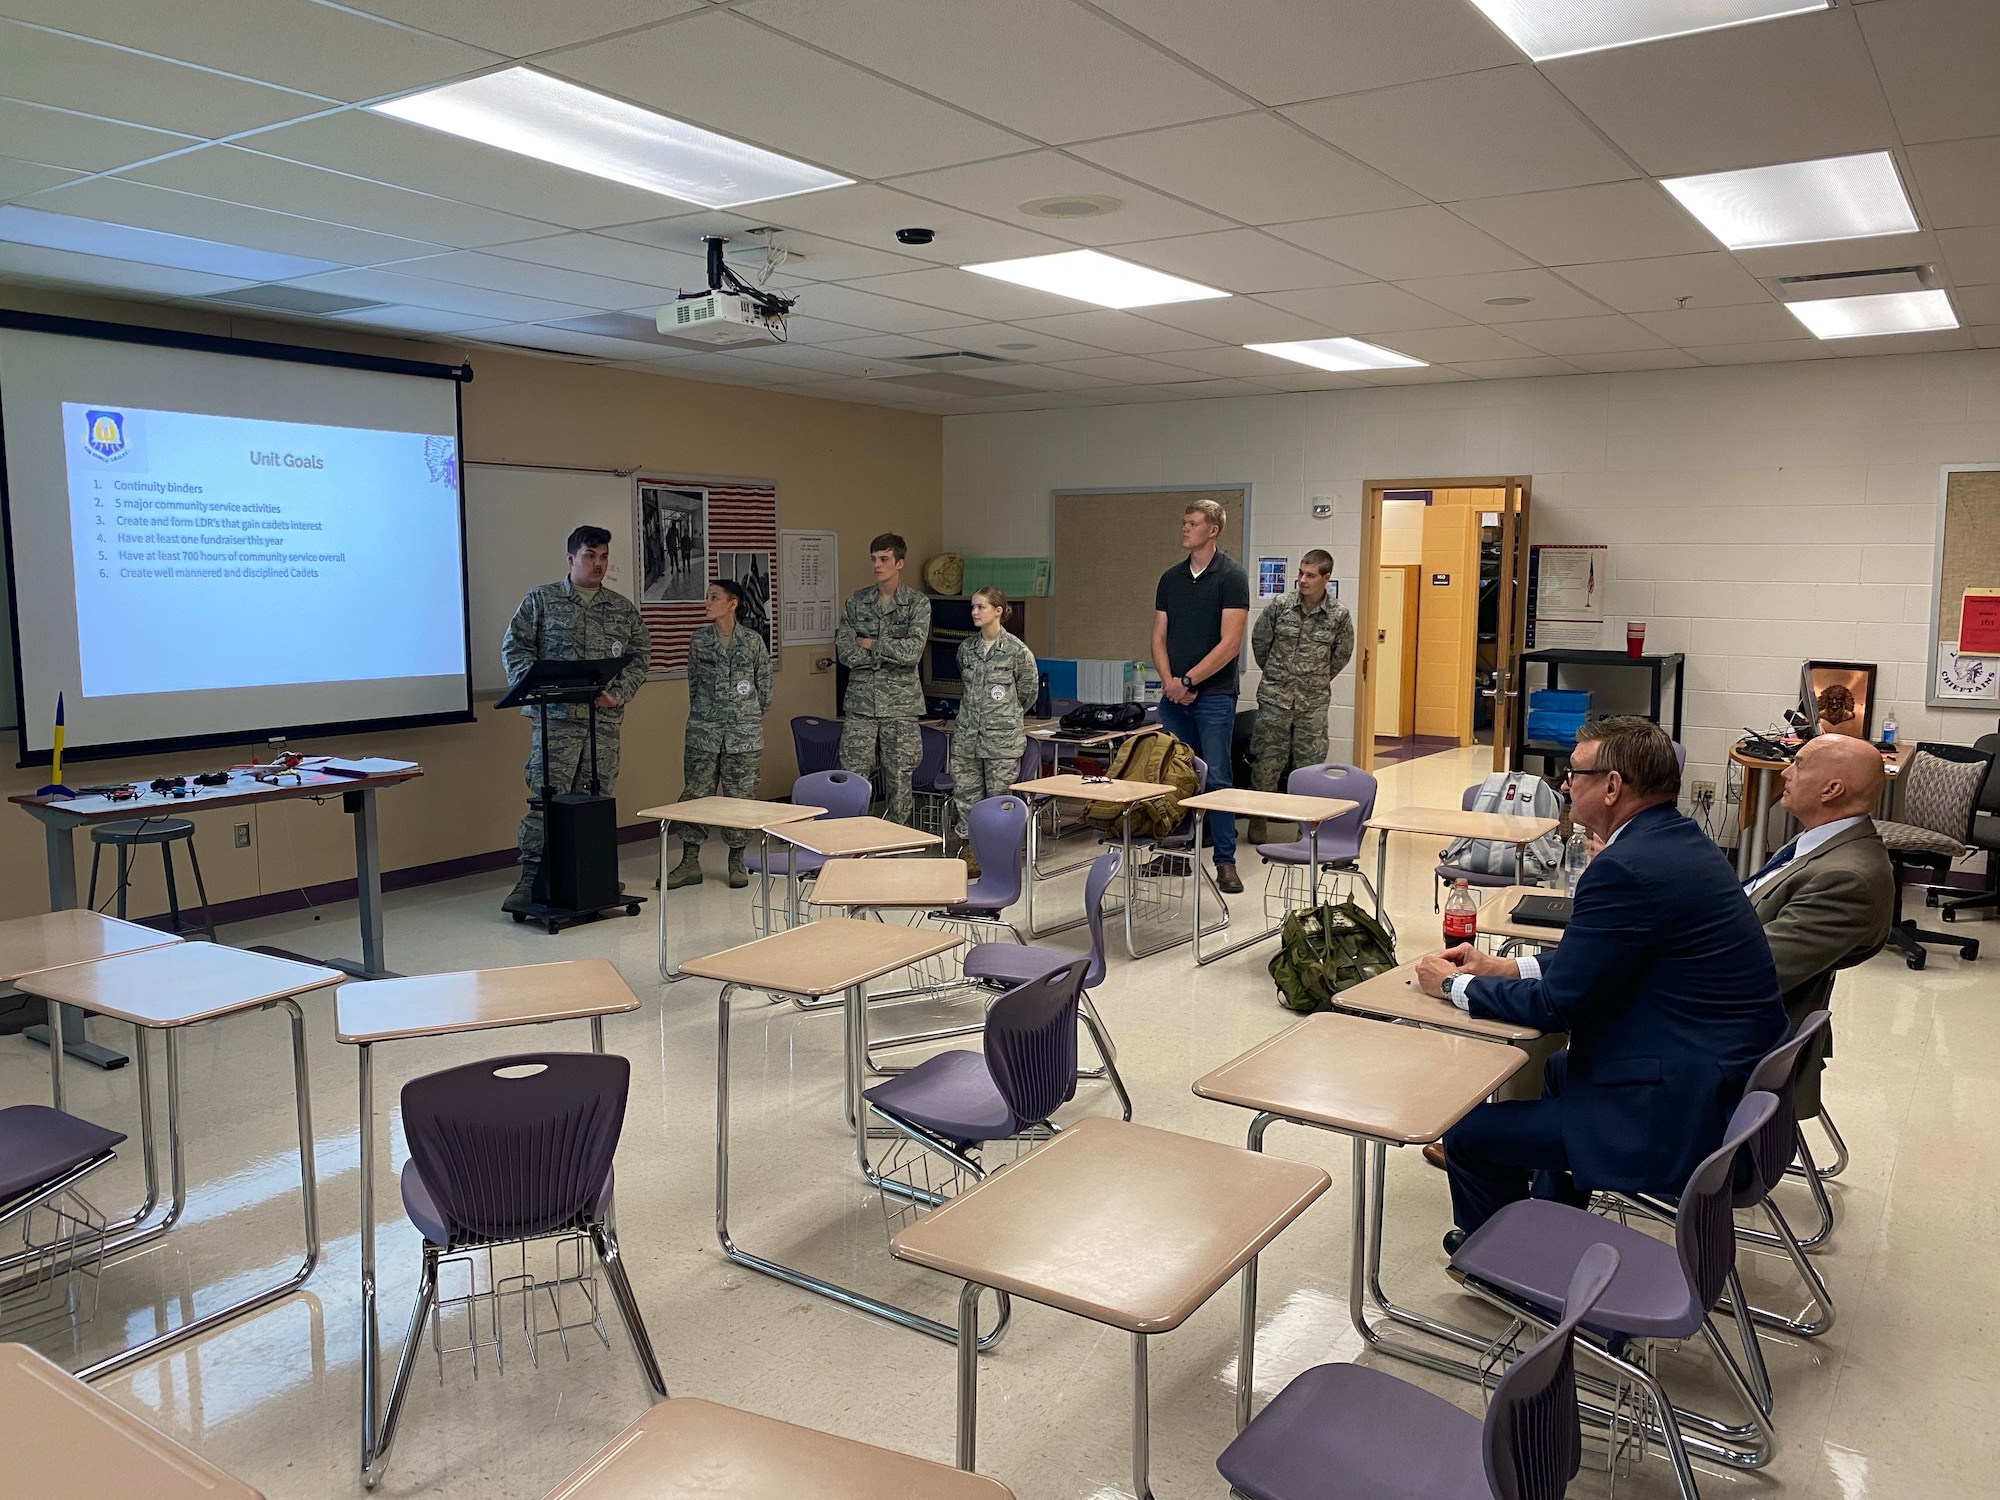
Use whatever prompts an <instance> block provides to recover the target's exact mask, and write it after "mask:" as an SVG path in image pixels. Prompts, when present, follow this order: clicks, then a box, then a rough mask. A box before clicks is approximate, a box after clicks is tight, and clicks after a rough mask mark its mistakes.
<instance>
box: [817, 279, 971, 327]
mask: <svg viewBox="0 0 2000 1500" xmlns="http://www.w3.org/2000/svg"><path fill="white" fill-rule="evenodd" d="M798 310H799V311H800V312H802V313H805V314H806V315H808V316H809V317H816V318H825V319H827V320H828V321H830V322H834V323H846V324H848V325H849V326H851V327H854V328H861V329H866V330H867V331H868V332H871V333H924V332H926V331H928V330H930V329H934V328H955V327H958V326H960V325H962V324H965V323H983V322H986V321H987V319H986V318H984V317H977V316H967V315H966V314H964V313H960V312H947V311H945V310H943V309H941V308H936V307H929V306H919V305H917V304H916V303H914V302H899V301H897V300H896V299H895V298H893V297H884V296H880V295H878V294H877V293H874V292H869V291H862V290H860V289H859V288H856V287H849V286H828V285H825V284H817V285H813V286H808V287H801V288H799V308H798Z"/></svg>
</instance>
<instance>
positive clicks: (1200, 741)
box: [1160, 693, 1236, 865]
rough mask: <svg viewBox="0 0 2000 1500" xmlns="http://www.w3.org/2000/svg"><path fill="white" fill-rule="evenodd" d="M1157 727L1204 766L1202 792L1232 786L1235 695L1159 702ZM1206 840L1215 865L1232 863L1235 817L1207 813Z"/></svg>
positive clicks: (1224, 694) (1234, 843)
mask: <svg viewBox="0 0 2000 1500" xmlns="http://www.w3.org/2000/svg"><path fill="white" fill-rule="evenodd" d="M1160 727H1161V728H1162V729H1164V730H1166V731H1167V733H1168V734H1170V735H1172V736H1173V737H1174V738H1175V739H1177V740H1179V741H1180V742H1181V743H1182V744H1183V745H1186V746H1187V747H1188V748H1189V749H1190V750H1192V751H1194V753H1195V754H1196V755H1199V756H1200V757H1201V758H1202V760H1203V761H1205V762H1206V763H1207V765H1208V781H1207V783H1206V784H1205V785H1204V786H1203V787H1202V790H1203V791H1204V792H1213V791H1216V790H1218V789H1219V788H1222V787H1225V786H1234V785H1235V784H1236V781H1235V771H1234V769H1233V763H1232V761H1231V759H1230V746H1231V744H1232V743H1233V742H1234V740H1235V738H1236V695H1235V694H1234V693H1204V694H1202V695H1201V696H1199V697H1197V698H1196V699H1195V700H1194V702H1193V703H1190V704H1187V705H1185V706H1183V705H1181V704H1179V703H1170V702H1168V701H1167V700H1166V699H1165V698H1162V699H1161V700H1160ZM1206 825H1207V834H1208V839H1209V841H1210V842H1211V843H1212V844H1213V846H1214V849H1215V862H1216V863H1217V864H1219V865H1233V864H1235V863H1236V815H1235V814H1234V813H1210V814H1209V815H1208V817H1207V819H1206Z"/></svg>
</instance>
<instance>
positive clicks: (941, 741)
mask: <svg viewBox="0 0 2000 1500" xmlns="http://www.w3.org/2000/svg"><path fill="white" fill-rule="evenodd" d="M917 738H918V742H919V744H920V745H921V746H922V749H921V751H920V752H919V754H918V759H917V769H916V770H915V771H913V772H911V773H910V791H911V793H912V795H913V796H914V797H915V799H916V810H917V827H919V828H921V829H922V830H923V831H924V832H926V833H935V834H938V835H939V836H940V837H942V836H943V835H944V834H945V833H947V832H948V830H947V829H946V828H945V826H944V823H945V809H946V808H947V807H949V806H950V805H951V793H952V788H953V787H954V786H955V785H956V783H955V782H954V781H953V780H952V779H951V773H950V772H948V771H946V770H945V761H946V759H947V757H948V756H949V755H950V753H951V736H950V735H948V734H946V733H945V732H944V731H943V730H942V729H933V728H932V727H931V726H930V725H928V724H919V725H918V726H917Z"/></svg>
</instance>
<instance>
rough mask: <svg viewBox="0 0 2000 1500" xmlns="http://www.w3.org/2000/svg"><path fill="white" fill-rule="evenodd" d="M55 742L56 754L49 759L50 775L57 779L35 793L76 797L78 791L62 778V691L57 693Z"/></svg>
mask: <svg viewBox="0 0 2000 1500" xmlns="http://www.w3.org/2000/svg"><path fill="white" fill-rule="evenodd" d="M54 743H55V755H54V757H53V758H52V759H51V760H50V761H49V775H51V776H53V777H54V778H55V780H54V781H52V782H50V783H49V785H47V786H45V787H43V788H42V789H41V790H40V791H38V792H36V793H35V795H36V796H37V797H74V796H75V795H76V793H75V792H73V791H71V790H70V789H69V788H68V787H66V786H64V785H63V779H62V753H63V699H62V694H61V693H57V694H56V732H55V740H54Z"/></svg>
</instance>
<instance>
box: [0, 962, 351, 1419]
mask: <svg viewBox="0 0 2000 1500" xmlns="http://www.w3.org/2000/svg"><path fill="white" fill-rule="evenodd" d="M341 978H342V975H341V974H340V971H339V970H337V969H322V968H319V967H318V966H316V965H312V964H300V963H293V962H292V961H291V960H290V959H284V958H272V957H271V956H270V955H268V954H264V953H249V952H246V951H244V950H243V949H241V948H224V947H222V946H220V945H218V944H215V943H174V944H171V945H168V946H164V947H158V948H146V949H142V950H139V951H137V952H128V953H120V954H115V955H113V956H111V957H108V958H100V959H97V960H95V961H93V962H90V963H80V964H70V965H68V966H67V967H65V968H60V969H43V970H41V971H40V972H39V973H34V974H26V975H23V976H22V977H21V979H20V981H19V983H20V986H21V988H22V989H23V990H25V991H27V993H29V994H31V995H40V996H41V997H42V998H43V999H45V1000H47V1001H48V1002H49V1020H50V1023H51V1026H52V1027H59V1026H60V1024H61V1021H62V1014H61V1012H62V1007H64V1006H67V1005H74V1006H76V1007H78V1008H79V1009H81V1010H91V1011H96V1012H97V1013H98V1014H99V1015H105V1016H110V1017H112V1018H113V1019H114V1020H119V1021H129V1022H130V1023H131V1024H132V1026H133V1028H134V1030H135V1032H137V1033H141V1034H140V1035H139V1039H138V1051H139V1112H140V1125H139V1132H140V1142H141V1146H140V1149H141V1150H142V1151H143V1152H144V1154H145V1157H146V1184H147V1201H146V1204H145V1206H144V1208H143V1209H142V1210H141V1213H140V1215H139V1218H140V1220H142V1221H143V1220H144V1219H145V1218H146V1217H148V1216H149V1215H150V1212H151V1208H152V1200H153V1197H154V1184H155V1183H156V1182H157V1181H158V1173H157V1169H156V1168H155V1167H154V1164H153V1125H152V1087H151V1083H152V1080H151V1069H150V1066H149V1064H148V1062H147V1057H146V1053H147V1048H146V1040H145V1037H144V1035H143V1033H144V1032H145V1031H160V1032H164V1033H165V1034H166V1046H167V1168H168V1173H169V1180H170V1181H171V1183H172V1184H173V1202H172V1204H171V1205H170V1206H169V1207H168V1209H167V1212H166V1215H165V1216H164V1217H163V1218H161V1219H160V1220H159V1221H158V1222H157V1223H156V1224H152V1225H149V1226H147V1227H145V1228H137V1227H135V1228H134V1229H132V1230H131V1232H129V1233H125V1234H120V1235H118V1236H117V1237H115V1238H114V1239H112V1240H110V1241H108V1242H107V1243H106V1245H105V1247H104V1251H105V1254H106V1255H107V1256H108V1255H111V1254H114V1253H123V1252H124V1251H126V1250H129V1249H132V1248H134V1247H136V1246H138V1245H142V1244H146V1243H148V1242H150V1241H152V1240H154V1239H157V1238H159V1237H160V1236H161V1235H163V1234H165V1233H166V1232H167V1231H168V1230H169V1229H171V1228H173V1226H174V1225H175V1223H177V1222H178V1221H179V1219H180V1216H181V1212H182V1210H183V1209H184V1208H185V1207H186V1206H187V1175H186V1172H185V1170H184V1168H183V1165H182V1157H181V1035H180V1034H181V1028H182V1027H184V1026H198V1025H201V1024H202V1023H203V1022H206V1021H219V1020H221V1019H223V1018H224V1017H225V1016H233V1015H239V1014H241V1013H242V1012H244V1011H251V1010H265V1009H268V1008H270V1007H272V1006H276V1007H279V1008H281V1009H283V1010H284V1011H285V1012H287V1013H288V1014H289V1015H290V1017H291V1022H292V1093H293V1097H294V1100H295V1101H296V1109H297V1114H298V1128H299V1203H300V1209H301V1211H302V1213H303V1215H304V1219H305V1258H304V1259H303V1260H301V1261H300V1262H299V1264H298V1267H297V1269H296V1270H294V1271H293V1272H292V1273H291V1274H290V1275H289V1276H286V1277H284V1278H283V1279H282V1280H279V1281H276V1282H273V1283H272V1284H271V1285H269V1286H267V1287H265V1288H263V1289H262V1290H261V1291H256V1292H252V1293H250V1294H249V1295H248V1296H245V1297H242V1298H239V1299H238V1300H237V1301H235V1302H232V1303H230V1304H229V1305H228V1306H227V1307H221V1308H217V1309H216V1310H215V1311H214V1312H211V1313H205V1314H203V1315H202V1316H201V1317H198V1318H195V1317H191V1318H189V1320H188V1321H187V1322H185V1323H183V1324H181V1326H180V1327H178V1328H172V1329H168V1330H167V1331H166V1332H164V1333H160V1334H156V1335H155V1336H154V1337H152V1338H150V1339H144V1340H141V1341H140V1342H139V1343H136V1344H133V1345H130V1346H129V1347H127V1348H126V1349H124V1350H122V1351H120V1352H119V1353H117V1354H113V1355H111V1356H109V1357H108V1358H105V1359H100V1360H98V1361H97V1362H96V1363H95V1364H92V1365H89V1366H86V1367H85V1368H84V1369H82V1370H80V1371H78V1372H77V1373H78V1375H80V1376H81V1377H82V1378H83V1379H85V1380H96V1379H98V1378H99V1377H100V1376H104V1375H109V1374H110V1373H111V1372H112V1371H114V1370H120V1369H123V1368H124V1367H125V1366H126V1365H129V1364H132V1363H134V1362H136V1361H138V1360H142V1359H148V1358H150V1357H151V1356H153V1355H155V1354H157V1353H159V1352H160V1351H161V1350H163V1349H166V1348H169V1347H171V1346H172V1345H174V1344H178V1343H179V1342H181V1341H182V1340H183V1339H188V1338H193V1337H194V1336H195V1335H196V1334H200V1333H206V1332H207V1331H208V1330H210V1329H211V1328H217V1327H220V1326H221V1325H222V1324H224V1323H227V1322H229V1321H230V1320H231V1319H233V1318H236V1317H240V1316H241V1315H242V1314H244V1313H247V1312H250V1311H251V1310H253V1309H255V1308H259V1307H262V1306H263V1305H264V1304H265V1303H267V1302H272V1301H275V1300H276V1299H278V1298H279V1297H283V1296H285V1295H287V1294H288V1293H290V1292H293V1291H296V1290H297V1289H298V1288H299V1287H301V1286H303V1285H304V1284H305V1281H306V1278H307V1277H309V1276H311V1275H312V1273H313V1268H314V1267H315V1266H317V1265H318V1264H319V1250H320V1245H319V1189H318V1185H317V1182H316V1180H315V1177H314V1173H313V1133H312V1076H311V1073H310V1071H309V1070H308V1068H307V1064H306V1020H305V1012H304V1011H302V1010H300V1008H299V1003H298V998H297V997H298V996H300V995H303V994H304V993H306V991H308V990H316V989H319V988H320V987H321V986H323V985H329V984H337V983H339V982H340V980H341ZM65 1050H66V1049H65V1048H63V1047H52V1048H50V1049H49V1070H50V1074H51V1076H52V1078H53V1079H54V1083H55V1087H54V1090H53V1092H54V1094H55V1096H56V1099H57V1101H58V1108H60V1107H61V1106H60V1101H61V1098H62V1092H63V1090H62V1071H63V1053H64V1051H65Z"/></svg>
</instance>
